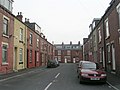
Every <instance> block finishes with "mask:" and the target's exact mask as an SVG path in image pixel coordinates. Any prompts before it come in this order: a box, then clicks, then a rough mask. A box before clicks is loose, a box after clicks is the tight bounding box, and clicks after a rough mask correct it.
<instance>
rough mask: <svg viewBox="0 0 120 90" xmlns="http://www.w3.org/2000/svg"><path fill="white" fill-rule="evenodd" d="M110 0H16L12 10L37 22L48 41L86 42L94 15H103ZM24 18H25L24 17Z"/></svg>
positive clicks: (96, 16)
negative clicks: (84, 40)
mask: <svg viewBox="0 0 120 90" xmlns="http://www.w3.org/2000/svg"><path fill="white" fill-rule="evenodd" d="M110 1H111V0H14V3H13V14H14V15H17V13H18V12H22V14H23V17H24V18H29V19H30V22H36V23H37V24H38V25H39V26H40V27H41V28H42V32H43V33H44V34H45V36H46V38H47V40H48V41H49V42H52V41H54V43H55V44H58V43H59V44H61V43H62V42H64V43H69V42H70V41H72V42H73V43H74V44H75V43H78V41H80V42H81V44H82V43H83V38H86V37H88V35H89V25H90V24H91V23H92V20H93V18H101V17H102V16H103V14H104V13H105V10H106V9H107V8H108V6H109V3H110ZM23 21H24V20H23Z"/></svg>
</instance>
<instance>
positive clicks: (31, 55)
mask: <svg viewBox="0 0 120 90" xmlns="http://www.w3.org/2000/svg"><path fill="white" fill-rule="evenodd" d="M30 62H32V50H30Z"/></svg>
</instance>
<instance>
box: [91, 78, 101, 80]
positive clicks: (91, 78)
mask: <svg viewBox="0 0 120 90" xmlns="http://www.w3.org/2000/svg"><path fill="white" fill-rule="evenodd" d="M90 80H100V78H91V79H90Z"/></svg>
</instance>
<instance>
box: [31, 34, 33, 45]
mask: <svg viewBox="0 0 120 90" xmlns="http://www.w3.org/2000/svg"><path fill="white" fill-rule="evenodd" d="M32 39H33V35H32V33H30V44H32Z"/></svg>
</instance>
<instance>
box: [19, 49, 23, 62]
mask: <svg viewBox="0 0 120 90" xmlns="http://www.w3.org/2000/svg"><path fill="white" fill-rule="evenodd" d="M19 62H23V48H20V49H19Z"/></svg>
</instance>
